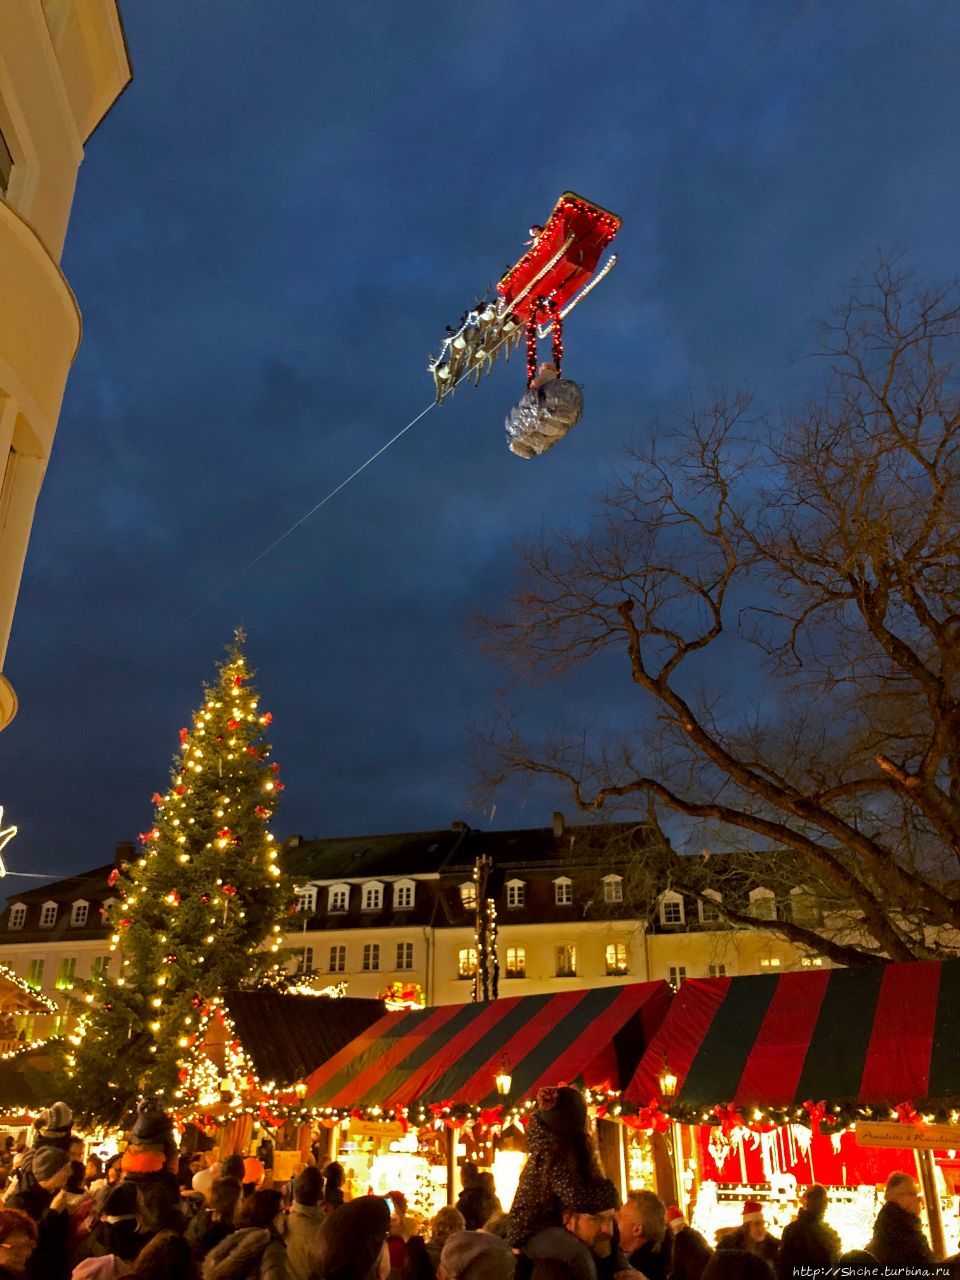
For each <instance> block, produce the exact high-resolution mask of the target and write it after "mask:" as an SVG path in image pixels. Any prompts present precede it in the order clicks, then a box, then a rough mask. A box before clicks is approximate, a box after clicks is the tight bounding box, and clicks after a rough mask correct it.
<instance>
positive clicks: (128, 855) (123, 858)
mask: <svg viewBox="0 0 960 1280" xmlns="http://www.w3.org/2000/svg"><path fill="white" fill-rule="evenodd" d="M136 857H137V846H136V845H135V844H134V843H133V841H132V840H121V841H120V842H119V843H118V845H117V848H116V851H115V853H114V855H113V865H114V866H115V867H119V866H120V864H121V863H122V862H134V861H136Z"/></svg>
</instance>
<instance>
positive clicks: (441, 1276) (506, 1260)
mask: <svg viewBox="0 0 960 1280" xmlns="http://www.w3.org/2000/svg"><path fill="white" fill-rule="evenodd" d="M516 1262H517V1260H516V1258H515V1257H514V1256H513V1250H512V1249H511V1248H510V1246H509V1245H508V1244H507V1242H506V1240H502V1239H500V1237H499V1236H492V1235H487V1233H486V1232H484V1231H454V1232H453V1233H452V1234H451V1235H449V1236H448V1237H447V1239H446V1240H445V1241H444V1244H443V1248H442V1250H441V1251H440V1268H439V1273H438V1280H513V1273H514V1269H515V1267H516Z"/></svg>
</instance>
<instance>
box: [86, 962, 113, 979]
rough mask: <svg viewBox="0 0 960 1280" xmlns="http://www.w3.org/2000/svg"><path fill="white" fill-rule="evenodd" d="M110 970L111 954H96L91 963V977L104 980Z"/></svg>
mask: <svg viewBox="0 0 960 1280" xmlns="http://www.w3.org/2000/svg"><path fill="white" fill-rule="evenodd" d="M109 971H110V957H109V956H94V957H93V963H92V964H91V965H90V977H91V978H94V979H96V980H99V981H102V980H103V979H104V978H106V976H107V974H108V973H109Z"/></svg>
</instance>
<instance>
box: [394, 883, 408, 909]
mask: <svg viewBox="0 0 960 1280" xmlns="http://www.w3.org/2000/svg"><path fill="white" fill-rule="evenodd" d="M412 906H413V881H412V880H398V881H397V883H396V884H395V885H394V886H393V909H394V911H409V910H410V908H411V907H412Z"/></svg>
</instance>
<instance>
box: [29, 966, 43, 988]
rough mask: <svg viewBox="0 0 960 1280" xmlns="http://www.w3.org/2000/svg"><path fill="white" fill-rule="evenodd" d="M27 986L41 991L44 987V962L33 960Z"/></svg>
mask: <svg viewBox="0 0 960 1280" xmlns="http://www.w3.org/2000/svg"><path fill="white" fill-rule="evenodd" d="M27 986H28V987H33V988H34V989H35V990H36V991H39V990H40V988H41V987H42V986H43V961H42V960H31V961H30V965H29V968H28V969H27Z"/></svg>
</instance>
